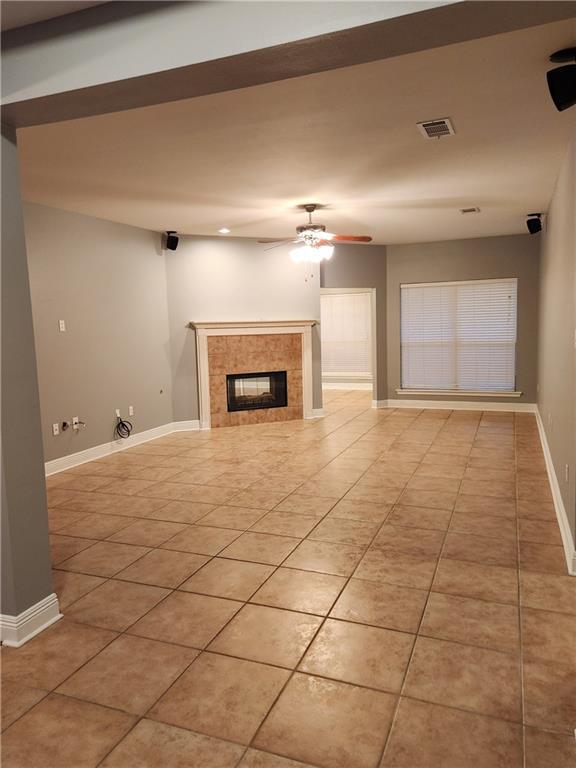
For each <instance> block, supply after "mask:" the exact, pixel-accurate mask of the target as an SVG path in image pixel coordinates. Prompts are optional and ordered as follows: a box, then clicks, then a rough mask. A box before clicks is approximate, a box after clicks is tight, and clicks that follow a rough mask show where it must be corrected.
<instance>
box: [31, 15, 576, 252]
mask: <svg viewBox="0 0 576 768" xmlns="http://www.w3.org/2000/svg"><path fill="white" fill-rule="evenodd" d="M575 38H576V23H575V21H574V20H571V21H566V22H558V23H553V24H548V25H545V26H542V27H538V28H532V29H526V30H522V31H518V32H513V33H509V34H505V35H498V36H494V37H489V38H485V39H482V40H476V41H472V42H468V43H462V44H457V45H451V46H447V47H443V48H438V49H434V50H429V51H425V52H423V53H416V54H410V55H406V56H400V57H397V58H394V59H387V60H384V61H379V62H375V63H370V64H362V65H358V66H354V67H349V68H345V69H340V70H335V71H331V72H325V73H321V74H316V75H310V76H307V77H302V78H297V79H293V80H286V81H283V82H278V83H271V84H267V85H261V86H256V87H252V88H247V89H244V90H239V91H231V92H226V93H220V94H215V95H210V96H204V97H200V98H196V99H190V100H186V101H180V102H175V103H170V104H165V105H160V106H157V107H147V108H144V109H137V110H132V111H127V112H122V113H116V114H111V115H104V116H99V117H94V118H85V119H82V120H74V121H69V122H66V123H59V124H53V125H47V126H39V127H33V128H26V129H23V130H21V131H20V132H19V149H20V154H21V158H22V160H21V162H22V179H23V194H24V197H25V198H26V199H27V200H31V201H35V202H39V203H44V204H46V205H51V206H55V207H59V208H64V209H67V210H71V211H78V212H80V213H85V214H88V215H92V216H97V217H100V218H105V219H111V220H113V221H119V222H123V223H126V224H132V225H135V226H139V227H145V228H147V229H153V230H159V231H160V230H164V229H174V230H178V231H179V232H181V233H187V234H200V235H214V234H216V233H217V230H218V229H219V228H220V227H223V226H226V227H229V228H230V229H231V230H232V235H236V236H240V237H282V236H289V235H291V234H292V233H293V228H294V227H295V226H296V225H297V224H299V223H302V220H303V219H304V217H303V215H302V214H301V213H298V212H297V211H296V210H294V206H295V205H296V204H298V203H303V202H308V201H312V202H320V203H324V204H327V205H329V208H328V209H327V210H325V211H322V212H321V215H319V216H318V220H319V221H322V222H324V223H325V224H326V225H327V226H328V228H329V229H330V230H331V231H335V232H340V233H344V234H370V235H372V236H373V238H374V241H375V242H377V243H390V244H391V243H406V242H422V241H432V240H444V239H456V238H466V237H481V236H487V235H502V234H514V233H520V232H524V231H525V223H524V222H525V215H526V214H527V213H530V212H533V211H545V210H546V209H547V207H548V204H549V201H550V197H551V194H552V190H553V186H554V182H555V178H556V175H557V172H558V169H559V166H560V163H561V160H562V157H563V154H564V152H565V149H566V144H567V141H568V137H569V135H570V132H571V131H574V130H576V108H573V109H572V110H567V111H566V112H563V113H558V112H557V111H556V109H555V108H554V106H553V104H552V101H551V100H550V98H549V95H548V91H547V87H546V80H545V72H546V70H547V69H548V68H549V67H550V64H549V63H548V56H549V54H550V53H551V52H553V51H555V50H557V49H559V48H563V47H567V46H569V45H573V44H574V42H575ZM447 116H448V117H450V118H451V119H452V120H453V123H454V126H455V128H456V135H455V136H453V137H449V138H445V139H440V140H425V139H424V138H422V136H421V135H420V133H419V131H418V130H417V128H416V123H417V122H419V121H422V120H427V119H431V118H437V117H447ZM467 206H480V208H481V209H482V211H481V213H480V214H477V215H469V216H463V215H462V214H460V213H459V208H463V207H467Z"/></svg>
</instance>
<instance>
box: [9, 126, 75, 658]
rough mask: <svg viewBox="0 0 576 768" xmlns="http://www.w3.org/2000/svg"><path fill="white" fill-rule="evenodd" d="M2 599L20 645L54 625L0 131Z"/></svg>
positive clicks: (12, 174) (31, 380)
mask: <svg viewBox="0 0 576 768" xmlns="http://www.w3.org/2000/svg"><path fill="white" fill-rule="evenodd" d="M1 317H2V391H1V407H2V510H1V511H2V515H1V521H2V595H1V608H0V614H1V615H0V633H1V639H2V642H3V643H4V644H5V645H15V646H17V645H21V644H22V643H23V642H26V640H28V639H29V638H30V637H32V636H33V635H34V634H36V633H37V632H39V631H40V630H41V629H44V627H45V626H48V625H49V624H51V623H53V622H54V621H56V620H57V619H58V618H60V611H59V607H58V600H57V598H56V595H55V594H54V593H53V590H52V576H51V566H50V549H49V540H48V511H47V506H46V483H45V479H44V455H43V450H42V432H41V428H40V404H39V397H38V380H37V376H36V353H35V349H34V329H33V325H32V307H31V302H30V286H29V283H28V263H27V260H26V244H25V240H24V223H23V218H22V202H21V197H20V179H19V170H18V158H17V154H16V135H15V132H14V131H13V130H12V129H10V128H6V127H5V126H2V316H1Z"/></svg>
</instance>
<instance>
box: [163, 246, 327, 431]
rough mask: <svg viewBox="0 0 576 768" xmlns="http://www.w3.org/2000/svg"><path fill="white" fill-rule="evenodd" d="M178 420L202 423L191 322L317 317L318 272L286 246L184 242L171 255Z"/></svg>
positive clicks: (317, 395)
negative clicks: (268, 247)
mask: <svg viewBox="0 0 576 768" xmlns="http://www.w3.org/2000/svg"><path fill="white" fill-rule="evenodd" d="M166 273H167V284H168V308H169V314H170V338H171V352H172V371H173V406H174V420H175V421H188V420H189V419H197V418H198V385H197V376H196V340H195V334H194V331H193V330H191V329H190V328H189V327H188V324H189V323H190V321H196V322H207V321H232V320H317V319H319V317H320V292H319V285H320V280H319V274H318V268H315V269H314V274H313V276H311V275H310V270H309V269H308V270H307V269H306V268H305V267H304V265H301V264H294V263H293V262H292V261H291V260H290V256H289V254H288V248H286V247H281V248H274V249H272V250H266V249H265V247H264V246H262V245H258V244H257V243H256V242H255V241H254V240H248V239H240V238H236V239H235V238H223V237H181V238H180V244H179V246H178V250H177V251H168V252H167V253H166ZM313 332H314V335H313V341H314V348H313V352H314V384H315V388H314V407H315V408H320V407H321V406H322V390H321V373H320V351H319V340H318V329H317V328H314V329H313Z"/></svg>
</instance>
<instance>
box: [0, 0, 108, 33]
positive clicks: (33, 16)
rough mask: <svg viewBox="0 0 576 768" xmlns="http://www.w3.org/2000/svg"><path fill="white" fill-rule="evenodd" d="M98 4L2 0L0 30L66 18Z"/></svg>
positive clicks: (42, 0) (44, 0)
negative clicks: (0, 23)
mask: <svg viewBox="0 0 576 768" xmlns="http://www.w3.org/2000/svg"><path fill="white" fill-rule="evenodd" d="M94 5H103V1H102V0H101V1H100V2H83V1H82V0H78V2H77V1H76V0H54V2H53V0H3V2H2V29H3V30H6V31H7V30H9V29H16V28H17V27H24V26H26V25H27V24H35V23H36V22H38V21H46V19H54V18H57V17H58V16H66V15H67V14H69V13H75V12H76V11H83V10H84V9H85V8H92V6H94Z"/></svg>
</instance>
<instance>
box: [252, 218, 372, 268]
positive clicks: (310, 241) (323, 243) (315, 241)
mask: <svg viewBox="0 0 576 768" xmlns="http://www.w3.org/2000/svg"><path fill="white" fill-rule="evenodd" d="M298 208H302V209H303V210H305V211H306V212H307V213H308V222H307V223H306V224H303V225H301V226H299V227H296V239H295V240H294V239H292V238H291V237H290V238H281V239H279V240H259V241H258V242H260V243H271V242H273V243H274V242H275V243H276V245H272V246H271V247H272V248H275V247H277V245H284V244H286V243H290V242H292V243H299V244H300V247H299V248H293V249H292V250H291V251H290V258H291V259H292V261H294V262H296V263H303V262H311V263H313V264H319V263H320V262H321V261H328V259H331V258H332V256H333V254H334V243H370V242H372V238H371V237H369V236H368V235H335V234H334V233H332V232H326V227H325V226H324V224H316V223H315V222H313V221H312V214H313V213H314V211H315V210H316V209H317V208H324V206H323V205H319V204H318V203H304V204H303V205H299V206H298Z"/></svg>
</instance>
